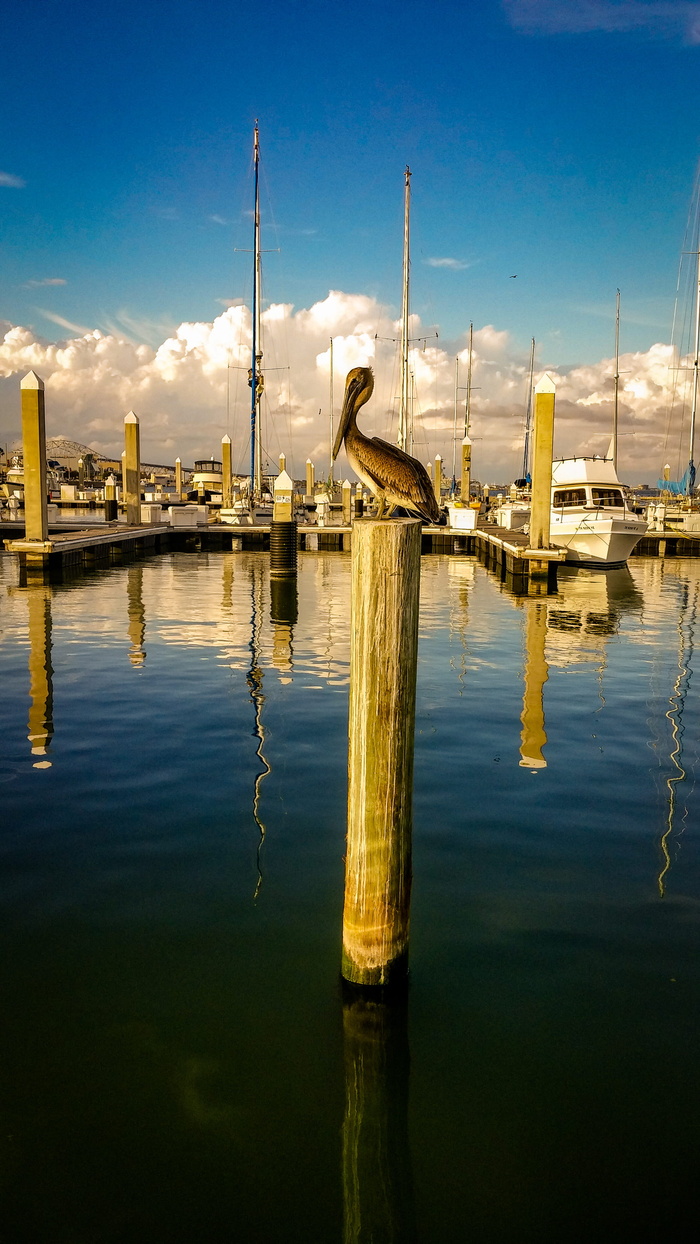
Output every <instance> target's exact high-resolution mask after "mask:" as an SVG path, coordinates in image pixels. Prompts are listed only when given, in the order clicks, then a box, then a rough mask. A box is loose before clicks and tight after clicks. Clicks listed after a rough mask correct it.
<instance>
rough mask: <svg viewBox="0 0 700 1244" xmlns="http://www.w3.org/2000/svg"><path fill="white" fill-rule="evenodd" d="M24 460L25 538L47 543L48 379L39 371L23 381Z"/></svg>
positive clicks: (31, 372)
mask: <svg viewBox="0 0 700 1244" xmlns="http://www.w3.org/2000/svg"><path fill="white" fill-rule="evenodd" d="M19 387H20V394H21V403H22V461H23V465H24V532H25V535H24V538H25V540H36V541H41V542H42V543H44V542H45V541H46V540H47V539H48V534H49V524H48V510H47V508H46V414H45V410H44V382H43V380H40V379H39V377H38V376H37V374H36V372H33V371H30V372H27V375H26V376H25V377H24V379H23V380H21V381H20V386H19Z"/></svg>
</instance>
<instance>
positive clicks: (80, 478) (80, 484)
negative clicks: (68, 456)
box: [78, 458, 85, 488]
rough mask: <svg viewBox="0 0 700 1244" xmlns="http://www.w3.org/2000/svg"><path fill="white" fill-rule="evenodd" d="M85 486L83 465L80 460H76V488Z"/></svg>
mask: <svg viewBox="0 0 700 1244" xmlns="http://www.w3.org/2000/svg"><path fill="white" fill-rule="evenodd" d="M84 486H85V463H84V462H83V460H82V458H78V488H84Z"/></svg>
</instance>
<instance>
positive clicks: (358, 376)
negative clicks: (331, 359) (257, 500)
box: [333, 367, 440, 523]
mask: <svg viewBox="0 0 700 1244" xmlns="http://www.w3.org/2000/svg"><path fill="white" fill-rule="evenodd" d="M373 389H374V374H373V372H372V368H371V367H353V369H352V371H350V372H348V375H347V380H346V381H345V400H344V402H343V411H342V414H341V416H340V424H339V426H338V435H337V436H336V438H335V445H334V446H333V461H334V462H335V460H336V458H337V457H338V454H339V453H340V446H341V445H342V443H343V441H345V452H346V454H347V456H348V462H349V463H350V466H351V467H352V469H353V471H354V472H355V474H356V475H359V477H360V479H361V480H362V483H363V484H365V485H366V486H367V488H369V490H370V492H371V493H373V494H374V496H375V497H376V498H377V503H378V509H377V518H381V517H382V514H383V513H384V508H385V506H387V505H389V506H390V507H391V509H393V508H394V506H396V505H401V506H403V507H404V508H405V509H407V510H413V511H415V513H416V514H420V516H421V518H424V519H425V520H426V522H429V523H437V522H439V521H440V507H439V506H438V503H437V501H436V499H435V493H434V491H433V486H432V484H431V482H430V476H429V475H428V472H427V471H426V469H425V467H424V466H423V464H422V462H418V461H417V460H416V459H415V458H411V456H410V454H406V453H404V451H403V450H402V449H399V448H398V446H397V445H389V444H388V442H387V441H382V440H380V439H379V437H378V436H373V437H371V438H370V437H368V436H363V435H362V432H360V430H359V428H358V426H357V420H356V416H357V412H358V410H359V409H360V407H361V406H364V404H365V402H367V401H369V399H370V397H371V396H372V390H373Z"/></svg>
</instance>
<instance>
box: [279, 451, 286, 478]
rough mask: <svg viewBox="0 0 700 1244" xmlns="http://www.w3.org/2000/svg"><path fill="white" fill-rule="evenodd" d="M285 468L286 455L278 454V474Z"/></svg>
mask: <svg viewBox="0 0 700 1244" xmlns="http://www.w3.org/2000/svg"><path fill="white" fill-rule="evenodd" d="M286 470H287V455H286V454H280V475H281V474H282V472H283V471H286Z"/></svg>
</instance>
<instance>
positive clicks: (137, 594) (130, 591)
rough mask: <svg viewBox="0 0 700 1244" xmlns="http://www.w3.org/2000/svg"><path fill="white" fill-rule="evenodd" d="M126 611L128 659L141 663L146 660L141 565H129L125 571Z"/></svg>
mask: <svg viewBox="0 0 700 1244" xmlns="http://www.w3.org/2000/svg"><path fill="white" fill-rule="evenodd" d="M126 596H127V612H128V615H129V639H130V640H131V649H130V651H129V660H130V661H131V664H132V665H136V666H139V665H143V663H144V661H145V660H146V653H145V651H144V647H143V642H144V639H145V638H146V611H145V609H144V606H143V566H139V565H136V566H129V567H128V569H127V572H126Z"/></svg>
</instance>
